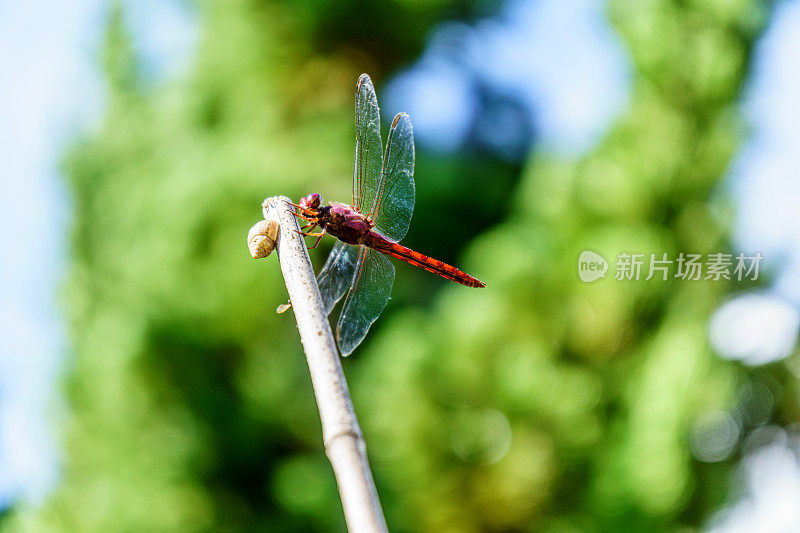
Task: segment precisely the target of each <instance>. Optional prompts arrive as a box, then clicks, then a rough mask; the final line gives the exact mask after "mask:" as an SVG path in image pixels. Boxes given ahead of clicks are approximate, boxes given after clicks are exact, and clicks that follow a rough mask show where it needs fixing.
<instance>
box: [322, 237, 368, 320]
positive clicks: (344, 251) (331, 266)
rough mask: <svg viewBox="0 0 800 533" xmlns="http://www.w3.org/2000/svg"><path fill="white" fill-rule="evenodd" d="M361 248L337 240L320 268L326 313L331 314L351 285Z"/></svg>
mask: <svg viewBox="0 0 800 533" xmlns="http://www.w3.org/2000/svg"><path fill="white" fill-rule="evenodd" d="M359 248H360V247H359V246H353V245H352V244H345V243H344V242H342V241H336V245H335V246H334V247H333V250H331V253H330V255H329V256H328V260H327V261H325V265H324V266H323V267H322V270H320V272H319V275H318V276H317V283H319V292H320V293H321V294H322V301H323V303H324V304H325V313H326V314H330V312H331V310H332V309H333V306H335V305H336V302H338V301H339V300H340V299H341V297H342V296H344V293H345V292H346V291H347V289H348V288H349V287H350V284H351V283H352V281H353V274H354V273H355V271H356V262H357V261H358V252H359Z"/></svg>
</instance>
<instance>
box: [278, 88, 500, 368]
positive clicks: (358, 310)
mask: <svg viewBox="0 0 800 533" xmlns="http://www.w3.org/2000/svg"><path fill="white" fill-rule="evenodd" d="M355 118H356V154H355V170H354V172H353V203H352V205H346V204H342V203H338V202H331V203H330V205H327V206H323V205H322V196H320V195H319V194H317V193H313V194H309V195H308V196H306V197H304V198H303V199H301V200H300V203H299V204H291V205H292V206H294V207H295V208H296V209H297V211H296V212H295V215H296V216H297V217H299V218H301V219H303V220H305V221H306V222H307V224H306V225H305V226H303V228H302V230H303V231H302V232H301V233H302V234H303V235H306V236H315V237H317V240H316V242H315V243H314V245H313V246H312V247H311V248H316V247H317V245H318V244H319V242H320V240H321V239H322V237H323V236H324V235H325V234H326V233H327V234H329V235H333V236H334V237H336V238H337V239H339V240H338V242H337V243H336V245H335V246H334V247H333V250H332V251H331V254H330V255H329V256H328V260H327V261H326V262H325V266H324V267H322V270H321V271H320V273H319V275H318V276H317V281H318V282H319V289H320V292H321V294H322V299H323V301H324V304H325V312H326V313H328V314H330V312H331V310H332V309H333V307H334V305H336V302H338V301H339V300H340V299H341V298H342V296H344V294H345V292H347V297H346V298H345V300H344V304H343V306H342V311H341V314H340V316H339V322H338V324H337V325H336V340H337V342H338V344H339V351H340V352H341V354H342V355H343V356H346V355H349V354H350V353H351V352H352V351H353V350H354V349H355V348H356V346H358V345H359V344H360V343H361V341H362V340H364V337H365V336H366V335H367V331H368V330H369V328H370V326H371V325H372V323H373V322H375V320H376V319H377V318H378V316H379V315H380V314H381V312H382V311H383V308H384V307H386V303H387V302H388V301H389V294H390V292H391V290H392V284H393V283H394V266H393V265H392V263H391V262H390V261H389V260H388V259H387V258H386V257H385V256H390V257H394V258H396V259H400V260H401V261H405V262H406V263H410V264H412V265H414V266H417V267H420V268H424V269H425V270H427V271H429V272H433V273H434V274H438V275H440V276H442V277H443V278H445V279H449V280H451V281H455V282H457V283H461V284H463V285H466V286H468V287H485V284H484V283H483V282H482V281H480V280H478V279H476V278H473V277H472V276H470V275H469V274H467V273H465V272H462V271H461V270H459V269H457V268H456V267H454V266H451V265H448V264H446V263H443V262H442V261H439V260H438V259H433V258H432V257H428V256H427V255H423V254H421V253H419V252H415V251H414V250H410V249H409V248H406V247H405V246H402V245H400V244H398V241H400V240H401V239H402V238H403V237H404V236H405V235H406V232H407V231H408V226H409V223H410V222H411V214H412V212H413V210H414V133H413V131H412V129H411V119H410V118H409V116H408V115H407V114H405V113H398V114H397V116H395V117H394V120H393V121H392V127H391V129H390V130H389V138H388V140H387V141H386V150H385V152H384V151H383V146H382V143H381V133H380V114H379V109H378V98H377V96H375V89H374V88H373V86H372V80H370V78H369V76H368V75H366V74H362V75H361V77H360V78H359V79H358V84H357V85H356V113H355ZM382 152H383V157H381V153H382ZM317 226H319V227H320V228H321V230H322V231H321V232H319V233H312V231H313V230H314V229H315V228H316V227H317Z"/></svg>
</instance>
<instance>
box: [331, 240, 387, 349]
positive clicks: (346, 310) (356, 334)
mask: <svg viewBox="0 0 800 533" xmlns="http://www.w3.org/2000/svg"><path fill="white" fill-rule="evenodd" d="M393 283H394V266H393V265H392V263H391V262H390V261H389V259H387V258H386V256H384V255H383V254H381V253H380V252H377V251H375V250H373V249H372V248H367V247H366V246H361V251H360V253H359V261H358V267H357V269H356V275H355V278H354V281H353V286H352V287H351V288H350V292H348V293H347V298H346V299H345V301H344V306H343V307H342V314H341V315H340V316H339V323H338V324H337V325H336V341H337V342H338V343H339V353H341V354H342V356H346V355H350V353H351V352H352V351H353V350H355V348H356V346H358V345H359V344H361V341H362V340H364V337H366V336H367V331H369V328H370V326H371V325H372V323H373V322H375V320H377V318H378V316H379V315H380V314H381V312H382V311H383V308H384V307H386V303H387V302H388V301H389V295H390V294H391V292H392V284H393Z"/></svg>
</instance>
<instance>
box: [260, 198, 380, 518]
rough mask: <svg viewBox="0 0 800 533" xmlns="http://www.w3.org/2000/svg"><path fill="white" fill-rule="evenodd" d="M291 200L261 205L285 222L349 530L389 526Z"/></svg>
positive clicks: (297, 309) (292, 292)
mask: <svg viewBox="0 0 800 533" xmlns="http://www.w3.org/2000/svg"><path fill="white" fill-rule="evenodd" d="M288 201H289V199H288V198H286V197H283V196H274V197H272V198H268V199H266V200H264V203H263V204H262V205H263V208H264V218H265V219H266V220H268V221H270V220H274V221H277V222H278V223H279V224H280V235H279V237H278V248H277V249H278V258H279V259H280V264H281V270H282V271H283V278H284V281H285V282H286V289H287V290H288V291H289V298H290V300H291V302H292V308H293V309H294V316H295V318H296V320H297V327H298V329H299V330H300V341H301V342H302V343H303V349H304V350H305V352H306V360H307V361H308V369H309V371H310V373H311V383H312V385H313V387H314V394H315V395H316V397H317V407H318V408H319V416H320V420H321V421H322V440H323V443H324V446H325V454H326V455H327V456H328V459H329V460H330V462H331V465H332V466H333V472H334V474H335V475H336V482H337V484H338V485H339V495H340V497H341V499H342V507H343V509H344V516H345V520H346V521H347V527H348V529H349V531H351V532H353V533H356V532H358V533H360V532H362V531H364V532H367V531H369V532H373V531H387V528H386V520H385V519H384V517H383V512H382V511H381V504H380V501H379V500H378V492H377V491H376V490H375V482H374V481H373V479H372V472H371V471H370V469H369V462H368V460H367V447H366V444H365V442H364V437H363V435H362V434H361V427H360V426H359V425H358V419H357V418H356V413H355V411H354V410H353V402H352V400H351V399H350V392H349V391H348V389H347V381H346V380H345V377H344V372H343V371H342V365H341V363H340V361H339V353H338V351H337V350H336V343H335V342H334V340H333V333H332V332H331V327H330V324H329V322H328V316H327V315H326V314H325V310H324V308H323V305H322V298H321V297H320V293H319V287H318V286H317V279H316V277H315V276H314V269H313V267H312V265H311V260H310V259H309V257H308V250H307V249H306V244H305V241H304V240H303V238H302V236H300V235H299V234H298V233H296V231H298V230H299V226H298V224H297V219H296V217H295V216H294V215H292V213H291V211H290V209H289V206H288V205H287V204H286V202H288Z"/></svg>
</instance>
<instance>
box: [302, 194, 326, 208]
mask: <svg viewBox="0 0 800 533" xmlns="http://www.w3.org/2000/svg"><path fill="white" fill-rule="evenodd" d="M300 205H301V206H302V207H305V208H306V209H319V206H320V205H322V196H320V195H319V194H317V193H312V194H309V195H308V196H305V197H303V198H302V199H301V200H300Z"/></svg>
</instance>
